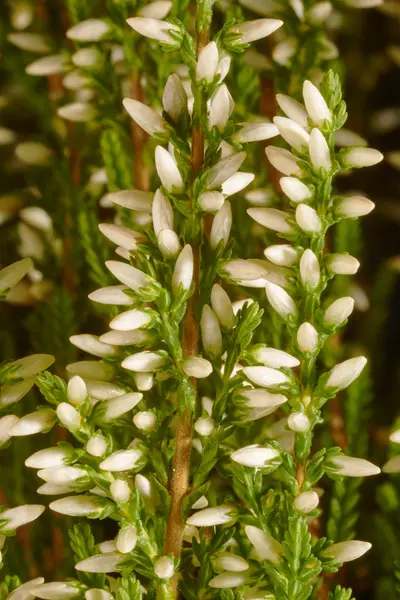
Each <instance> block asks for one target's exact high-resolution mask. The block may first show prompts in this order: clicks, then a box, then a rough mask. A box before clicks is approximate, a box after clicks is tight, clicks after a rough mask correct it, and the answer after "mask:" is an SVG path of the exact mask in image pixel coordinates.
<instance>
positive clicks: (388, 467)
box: [382, 431, 400, 473]
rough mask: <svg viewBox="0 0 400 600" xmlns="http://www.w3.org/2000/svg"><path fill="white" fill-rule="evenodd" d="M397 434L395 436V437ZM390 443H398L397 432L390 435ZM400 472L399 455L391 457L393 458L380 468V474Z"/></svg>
mask: <svg viewBox="0 0 400 600" xmlns="http://www.w3.org/2000/svg"><path fill="white" fill-rule="evenodd" d="M395 434H397V435H395ZM389 439H390V441H391V442H395V443H399V442H398V431H395V432H394V433H392V435H391V436H390V437H389ZM399 472H400V455H397V456H393V458H390V459H389V460H388V461H387V463H385V464H384V465H383V467H382V473H399Z"/></svg>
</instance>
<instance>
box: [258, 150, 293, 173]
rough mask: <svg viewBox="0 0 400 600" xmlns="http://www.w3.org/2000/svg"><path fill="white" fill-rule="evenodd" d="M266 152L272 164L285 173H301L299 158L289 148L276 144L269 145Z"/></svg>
mask: <svg viewBox="0 0 400 600" xmlns="http://www.w3.org/2000/svg"><path fill="white" fill-rule="evenodd" d="M265 153H266V155H267V158H268V160H269V162H270V163H271V165H272V166H273V167H275V169H277V170H278V171H280V172H281V173H283V174H284V175H301V169H300V167H299V166H298V164H297V162H298V158H296V156H295V155H294V154H292V153H291V152H289V150H285V149H284V148H278V147H276V146H267V148H265Z"/></svg>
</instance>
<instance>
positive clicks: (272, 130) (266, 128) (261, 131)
mask: <svg viewBox="0 0 400 600" xmlns="http://www.w3.org/2000/svg"><path fill="white" fill-rule="evenodd" d="M238 125H239V126H240V127H241V129H239V131H237V132H236V133H234V134H233V136H232V137H233V139H234V140H236V141H237V142H240V143H242V144H247V143H249V142H259V141H261V140H269V139H271V138H273V137H275V136H276V135H278V134H279V131H278V128H277V127H276V125H274V124H273V123H267V122H266V121H249V122H248V123H238Z"/></svg>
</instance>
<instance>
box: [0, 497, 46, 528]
mask: <svg viewBox="0 0 400 600" xmlns="http://www.w3.org/2000/svg"><path fill="white" fill-rule="evenodd" d="M45 508H46V507H45V506H42V505H41V504H23V505H22V506H17V507H15V508H7V509H6V510H4V511H3V512H2V513H1V514H0V519H1V520H2V521H3V520H4V521H7V523H6V524H5V525H3V526H2V528H1V530H2V531H4V532H5V531H14V530H15V529H17V528H18V527H21V526H22V525H26V523H31V522H32V521H34V520H35V519H37V518H38V517H40V515H41V514H42V512H43V511H44V510H45Z"/></svg>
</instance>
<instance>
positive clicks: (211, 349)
mask: <svg viewBox="0 0 400 600" xmlns="http://www.w3.org/2000/svg"><path fill="white" fill-rule="evenodd" d="M200 329H201V338H202V342H203V348H204V351H205V353H206V354H208V356H210V357H211V358H217V357H219V356H221V354H222V334H221V329H220V327H219V322H218V319H217V317H216V315H215V313H214V312H213V310H212V308H210V306H208V304H205V305H204V306H203V310H202V313H201V319H200Z"/></svg>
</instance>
